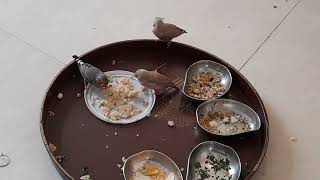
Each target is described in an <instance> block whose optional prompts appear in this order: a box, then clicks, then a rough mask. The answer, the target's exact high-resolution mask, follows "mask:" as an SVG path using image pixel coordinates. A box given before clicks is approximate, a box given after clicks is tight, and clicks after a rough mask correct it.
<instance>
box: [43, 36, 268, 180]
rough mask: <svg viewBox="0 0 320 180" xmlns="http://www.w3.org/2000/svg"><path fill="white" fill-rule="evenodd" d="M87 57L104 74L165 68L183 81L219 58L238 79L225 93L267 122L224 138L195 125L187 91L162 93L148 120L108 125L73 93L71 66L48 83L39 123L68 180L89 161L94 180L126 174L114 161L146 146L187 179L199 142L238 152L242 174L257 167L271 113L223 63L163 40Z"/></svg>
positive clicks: (78, 86)
mask: <svg viewBox="0 0 320 180" xmlns="http://www.w3.org/2000/svg"><path fill="white" fill-rule="evenodd" d="M82 59H83V60H84V61H86V62H89V63H91V64H93V65H95V66H97V67H100V68H101V69H102V70H103V71H110V70H127V71H132V72H134V71H135V70H137V69H139V68H145V69H149V70H152V69H156V68H157V67H162V68H161V69H159V71H160V72H162V73H164V74H167V75H168V76H170V77H171V78H172V79H179V78H180V79H182V80H183V79H184V76H185V72H186V70H187V68H188V67H189V66H190V65H191V64H192V63H194V62H196V61H198V60H201V59H211V60H213V61H216V62H218V63H222V64H224V65H225V66H227V67H228V68H229V70H230V72H231V74H232V76H233V83H232V86H231V89H230V90H229V92H228V93H227V94H226V95H224V96H223V98H229V99H234V100H238V101H240V102H243V103H245V104H247V105H249V106H250V107H252V108H253V109H254V110H255V111H256V112H257V113H258V115H259V116H260V118H261V121H262V125H261V128H260V130H258V131H256V132H252V133H247V134H244V135H238V136H232V137H224V138H221V137H215V136H210V135H208V134H206V133H205V132H203V131H202V130H201V129H200V127H198V128H195V127H197V123H196V116H195V110H196V108H197V106H198V105H199V103H196V102H191V101H190V100H189V99H187V98H186V97H185V96H184V95H183V94H182V92H179V93H174V92H168V93H165V94H163V95H161V96H157V101H156V104H155V107H154V109H153V110H152V115H151V117H149V118H145V119H143V120H141V121H139V122H136V123H133V124H128V125H113V124H109V123H105V122H103V121H101V120H99V119H97V118H96V117H95V116H94V115H93V114H91V113H90V112H89V110H88V109H87V107H86V105H85V102H84V99H83V96H81V98H78V97H76V93H77V92H81V94H82V95H83V82H82V77H81V75H80V73H79V71H78V69H77V67H76V64H75V63H71V64H70V65H69V66H67V67H66V68H65V69H64V70H63V71H62V72H61V73H60V74H59V75H58V76H57V77H56V79H55V80H54V81H53V83H52V84H51V86H50V87H49V89H48V92H47V94H46V97H45V99H44V103H43V108H42V116H41V123H40V124H41V131H42V134H43V140H44V143H45V145H46V147H47V146H48V144H49V142H50V143H53V144H54V145H56V147H57V150H56V151H55V152H54V154H52V153H50V152H49V154H50V157H51V158H52V160H53V162H54V164H55V166H56V167H57V169H58V171H59V172H60V174H61V175H62V176H63V177H64V178H65V179H72V178H74V179H79V177H80V176H81V173H82V172H81V168H82V167H83V166H87V167H88V170H89V174H90V175H91V177H92V179H94V180H105V179H111V180H118V179H119V180H122V179H124V178H123V176H122V175H121V174H122V172H121V170H120V168H119V167H117V164H122V160H121V158H122V157H128V156H130V155H132V154H134V153H137V152H140V151H143V150H147V149H149V150H157V151H160V152H162V153H165V154H166V155H168V156H169V157H170V158H172V159H173V160H174V161H175V162H176V163H177V165H178V166H179V167H183V168H184V169H185V170H184V171H183V172H182V173H183V176H184V177H185V174H186V169H187V161H188V156H189V153H190V151H191V150H192V148H194V147H195V146H196V145H197V144H199V143H200V142H203V141H208V140H213V141H218V142H220V143H223V144H226V145H228V146H231V147H232V148H234V149H235V151H236V152H237V153H238V155H239V157H240V159H241V162H242V172H241V178H240V179H249V178H250V177H251V176H252V175H253V173H254V172H255V171H256V170H257V168H258V167H259V164H260V163H261V161H262V159H263V157H264V155H265V152H266V148H267V145H268V119H267V115H266V112H265V109H264V106H263V103H262V101H261V99H260V97H259V95H258V94H257V93H256V91H255V90H254V88H253V87H252V86H251V85H250V83H249V82H248V81H247V80H246V79H245V78H244V77H243V76H242V75H241V74H240V73H239V72H238V71H237V70H235V69H234V68H233V67H232V66H230V65H229V64H227V63H226V62H224V61H222V60H221V59H219V58H217V57H216V56H214V55H212V54H209V53H207V52H204V51H202V50H199V49H196V48H193V47H191V46H187V45H183V44H180V43H172V45H171V47H170V48H168V49H167V48H166V45H165V44H164V43H161V42H156V41H154V40H133V41H123V42H118V43H113V44H110V45H106V46H102V47H100V48H97V49H95V50H93V51H91V52H89V53H86V54H85V55H83V56H82ZM113 61H116V64H115V65H113ZM161 65H163V66H161ZM181 88H182V85H181V86H180V89H181ZM59 92H62V93H63V94H64V98H63V99H62V100H58V99H57V94H58V93H59ZM170 102H171V103H170ZM48 111H53V112H54V113H55V116H50V115H49V113H48ZM169 120H172V121H174V122H175V124H176V126H175V127H174V128H170V127H168V125H167V121H169ZM115 132H117V134H118V135H117V136H115V135H114V133H115ZM137 134H139V136H137ZM106 146H108V149H107V148H106ZM47 148H48V147H47ZM59 155H60V156H61V155H62V156H65V160H64V161H63V162H61V163H59V162H58V161H57V160H56V159H54V157H55V156H59Z"/></svg>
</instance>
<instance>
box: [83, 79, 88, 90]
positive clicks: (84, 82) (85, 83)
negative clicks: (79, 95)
mask: <svg viewBox="0 0 320 180" xmlns="http://www.w3.org/2000/svg"><path fill="white" fill-rule="evenodd" d="M83 84H84V89H85V90H87V81H86V80H83Z"/></svg>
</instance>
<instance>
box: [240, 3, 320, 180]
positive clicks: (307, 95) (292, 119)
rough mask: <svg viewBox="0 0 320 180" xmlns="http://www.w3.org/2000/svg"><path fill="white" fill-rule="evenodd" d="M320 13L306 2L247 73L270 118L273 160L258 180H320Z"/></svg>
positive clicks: (269, 157)
mask: <svg viewBox="0 0 320 180" xmlns="http://www.w3.org/2000/svg"><path fill="white" fill-rule="evenodd" d="M319 8H320V2H319V1H316V0H304V1H302V2H301V3H300V4H299V5H298V6H297V7H296V9H295V10H294V11H293V12H292V14H291V15H290V16H288V18H287V20H286V21H285V22H283V24H282V25H281V26H280V27H279V29H278V30H277V31H275V32H274V34H273V35H272V36H271V37H270V39H269V41H267V42H266V43H265V45H264V46H263V47H262V48H261V50H260V51H259V52H258V53H257V54H256V55H255V56H254V57H253V59H252V60H251V61H250V62H249V63H248V64H247V65H246V66H245V67H244V69H243V70H242V73H243V74H244V75H245V76H247V78H248V79H249V81H251V82H252V83H253V85H254V86H255V87H256V88H257V90H258V91H259V93H260V95H261V96H262V98H263V100H264V102H265V103H266V106H267V111H268V113H269V118H270V138H271V139H270V146H269V149H268V153H267V158H266V161H265V162H264V163H263V166H262V168H261V169H260V170H259V173H258V174H257V176H256V177H255V178H254V179H258V180H269V179H272V180H283V179H290V180H300V179H315V177H318V173H317V172H316V171H315V169H316V167H318V163H319V160H320V155H319V152H320V145H319V143H317V142H318V141H319V136H320V132H319V129H318V127H319V126H320V123H319V120H318V119H319V115H318V114H317V111H319V102H320V96H319V92H320V84H319V83H318V81H319V77H320V71H319V67H320V61H319V56H320V51H319V46H320V36H319V35H318V33H319V32H320V21H319V20H318V19H317V18H316V17H319V16H320V11H319ZM295 138H296V139H295ZM295 140H296V141H295Z"/></svg>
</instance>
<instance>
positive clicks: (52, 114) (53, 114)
mask: <svg viewBox="0 0 320 180" xmlns="http://www.w3.org/2000/svg"><path fill="white" fill-rule="evenodd" d="M48 113H49V116H51V117H52V116H55V115H56V114H55V113H54V112H53V111H48Z"/></svg>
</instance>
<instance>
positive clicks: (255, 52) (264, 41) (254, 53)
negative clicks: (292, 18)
mask: <svg viewBox="0 0 320 180" xmlns="http://www.w3.org/2000/svg"><path fill="white" fill-rule="evenodd" d="M301 1H302V0H299V1H298V2H297V3H296V4H295V5H294V6H293V7H292V8H291V10H290V11H289V12H288V13H287V14H286V15H285V16H284V18H283V19H282V20H281V21H280V23H279V24H278V25H277V26H276V27H275V28H274V29H273V30H272V31H271V33H270V34H269V35H268V36H267V37H266V39H265V40H263V42H262V43H261V44H260V45H259V46H258V48H257V49H256V50H255V51H254V52H253V53H252V55H251V56H250V57H249V58H248V59H247V60H246V62H245V63H244V64H243V65H242V66H241V67H240V68H239V71H241V70H242V68H243V67H244V66H245V65H247V63H248V62H249V61H250V60H251V59H252V57H253V56H254V55H256V54H257V52H258V51H259V50H260V49H261V47H262V46H263V45H264V44H265V43H266V42H267V41H268V40H269V38H270V37H271V35H272V34H273V33H274V32H275V31H276V30H277V29H278V27H279V26H280V25H281V24H282V23H283V22H284V21H285V20H286V19H287V17H288V16H289V15H290V14H291V12H292V11H293V10H294V9H295V8H296V7H297V6H298V4H299V3H300V2H301Z"/></svg>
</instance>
